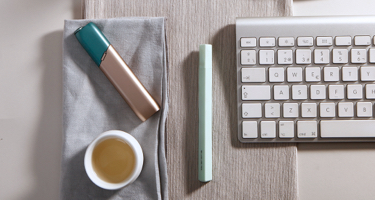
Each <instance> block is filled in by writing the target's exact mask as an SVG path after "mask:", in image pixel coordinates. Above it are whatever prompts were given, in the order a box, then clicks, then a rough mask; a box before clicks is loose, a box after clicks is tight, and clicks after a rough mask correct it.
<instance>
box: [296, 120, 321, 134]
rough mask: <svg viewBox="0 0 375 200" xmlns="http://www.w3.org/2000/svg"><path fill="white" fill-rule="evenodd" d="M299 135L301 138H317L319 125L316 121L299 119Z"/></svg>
mask: <svg viewBox="0 0 375 200" xmlns="http://www.w3.org/2000/svg"><path fill="white" fill-rule="evenodd" d="M297 136H298V137H299V138H316V137H317V136H318V126H317V122H316V121H297Z"/></svg>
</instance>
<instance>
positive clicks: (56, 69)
mask: <svg viewBox="0 0 375 200" xmlns="http://www.w3.org/2000/svg"><path fill="white" fill-rule="evenodd" d="M62 35H63V33H62V31H55V32H52V33H49V34H47V35H45V36H44V37H43V38H42V42H41V47H40V48H41V50H39V51H40V52H41V58H39V59H40V61H39V62H40V63H41V66H39V67H40V68H39V69H37V70H42V71H43V72H44V74H43V78H42V79H41V80H43V81H42V82H41V84H40V85H41V87H42V88H41V90H42V94H43V96H42V99H41V106H40V108H41V114H40V118H39V123H38V127H37V129H36V132H37V133H36V134H35V135H37V138H35V146H34V152H33V154H32V155H33V156H32V163H31V166H32V171H33V172H32V173H33V175H34V176H35V177H34V182H33V186H34V187H35V188H34V189H33V190H32V191H31V193H30V194H26V196H25V198H23V199H56V196H57V194H58V193H59V182H60V165H61V162H60V160H61V146H62V123H61V122H62V75H61V74H62V68H61V63H62V42H61V41H62Z"/></svg>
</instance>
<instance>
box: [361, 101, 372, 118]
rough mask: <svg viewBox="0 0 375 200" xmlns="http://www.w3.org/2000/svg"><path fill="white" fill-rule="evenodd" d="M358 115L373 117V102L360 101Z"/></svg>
mask: <svg viewBox="0 0 375 200" xmlns="http://www.w3.org/2000/svg"><path fill="white" fill-rule="evenodd" d="M357 116H358V117H371V116H372V103H371V102H358V103H357Z"/></svg>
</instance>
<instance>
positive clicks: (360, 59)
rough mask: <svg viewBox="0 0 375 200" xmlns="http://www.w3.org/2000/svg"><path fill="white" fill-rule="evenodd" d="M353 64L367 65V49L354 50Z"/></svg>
mask: <svg viewBox="0 0 375 200" xmlns="http://www.w3.org/2000/svg"><path fill="white" fill-rule="evenodd" d="M351 52H352V55H351V57H352V63H366V62H367V52H366V49H352V51H351Z"/></svg>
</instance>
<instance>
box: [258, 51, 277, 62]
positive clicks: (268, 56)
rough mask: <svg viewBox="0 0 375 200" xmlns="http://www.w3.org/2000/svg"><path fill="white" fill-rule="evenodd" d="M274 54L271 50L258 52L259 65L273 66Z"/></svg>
mask: <svg viewBox="0 0 375 200" xmlns="http://www.w3.org/2000/svg"><path fill="white" fill-rule="evenodd" d="M274 57H275V52H274V51H273V50H259V64H261V65H273V64H274V63H275V61H274Z"/></svg>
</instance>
